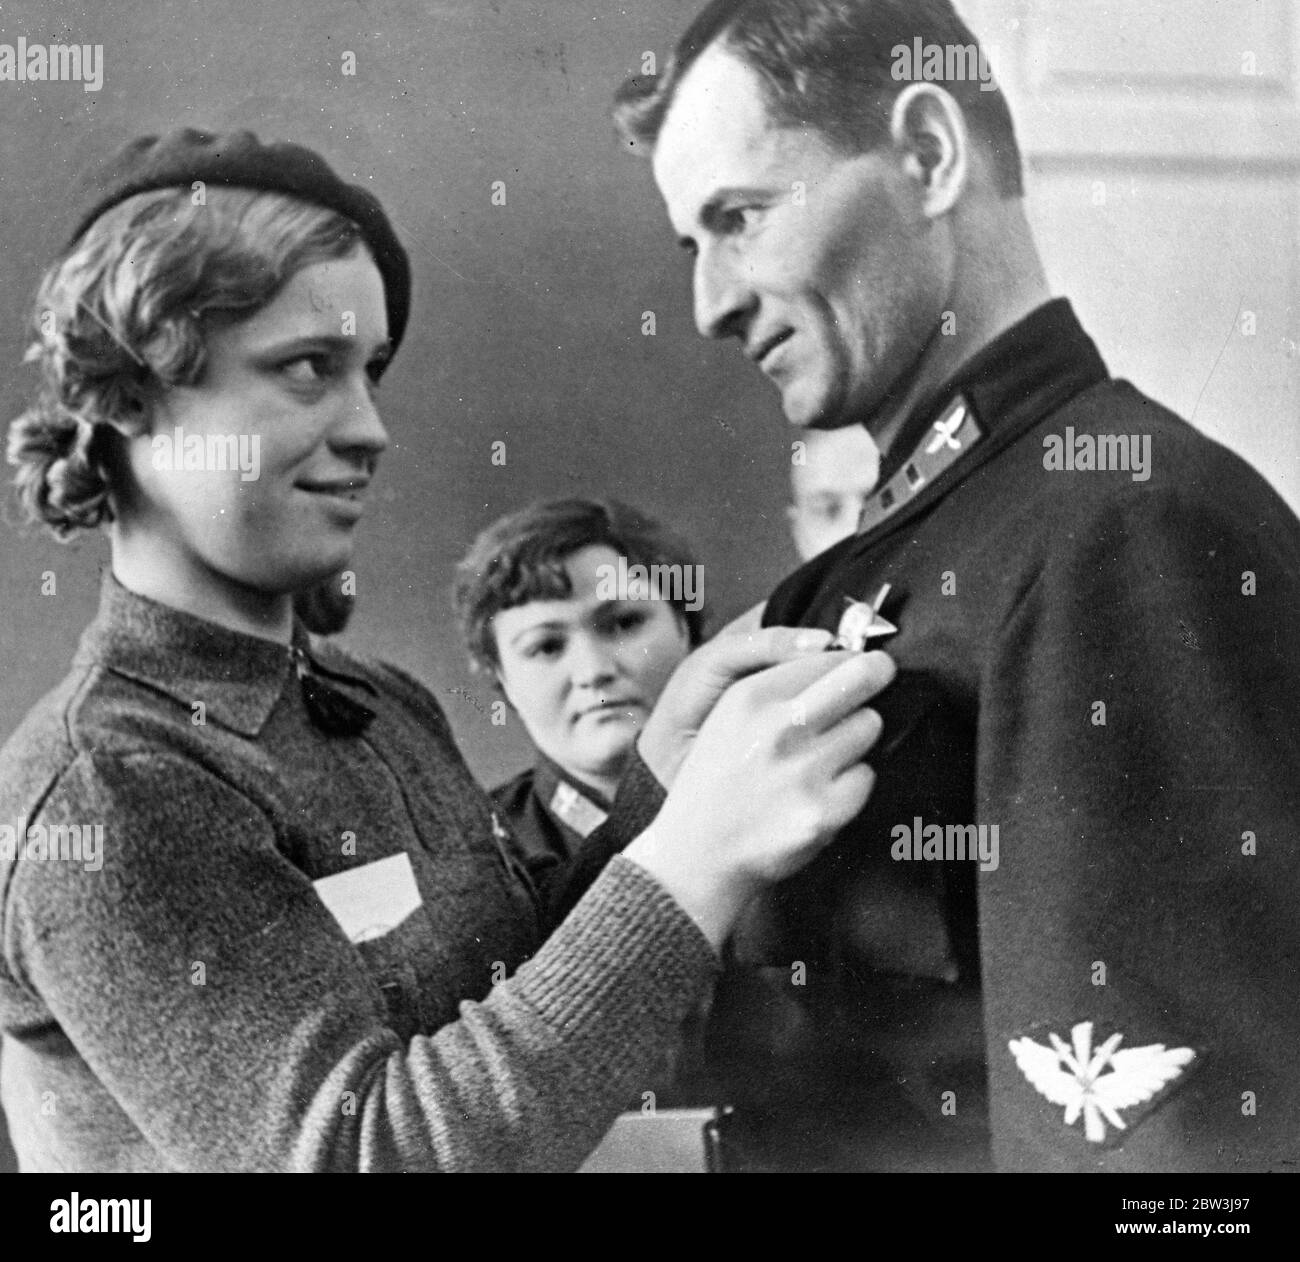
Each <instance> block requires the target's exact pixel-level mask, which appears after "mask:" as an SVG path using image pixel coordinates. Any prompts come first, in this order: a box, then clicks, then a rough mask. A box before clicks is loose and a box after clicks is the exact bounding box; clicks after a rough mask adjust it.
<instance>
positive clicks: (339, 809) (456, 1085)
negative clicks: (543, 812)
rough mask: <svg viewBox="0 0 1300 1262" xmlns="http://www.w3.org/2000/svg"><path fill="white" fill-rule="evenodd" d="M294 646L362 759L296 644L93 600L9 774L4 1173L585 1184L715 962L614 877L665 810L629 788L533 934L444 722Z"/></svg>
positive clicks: (2, 872) (385, 681)
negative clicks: (304, 679) (350, 704)
mask: <svg viewBox="0 0 1300 1262" xmlns="http://www.w3.org/2000/svg"><path fill="white" fill-rule="evenodd" d="M295 645H296V646H297V647H298V648H300V649H309V650H310V651H311V652H312V653H313V654H314V656H315V657H316V658H317V660H318V661H319V662H321V663H322V664H324V665H325V666H327V667H328V668H329V669H330V670H333V671H338V672H342V673H344V674H346V675H348V676H351V677H353V678H354V679H355V680H357V681H365V682H366V683H368V684H369V685H370V687H371V688H372V689H373V690H374V691H373V694H372V693H366V692H362V691H359V690H358V691H356V692H355V696H356V699H357V700H362V701H364V703H365V704H366V705H367V706H369V707H370V708H371V709H372V710H374V711H375V713H376V717H375V719H374V721H373V722H372V723H371V725H370V726H369V727H368V728H367V729H366V731H365V732H364V733H363V734H361V735H358V736H337V735H335V736H331V735H327V734H326V733H325V732H323V731H322V730H321V729H320V728H318V727H317V726H315V725H313V723H312V722H311V719H310V716H309V714H308V712H307V709H306V706H305V705H304V699H303V695H302V691H301V690H300V688H299V686H298V684H297V680H296V678H295V672H294V668H293V660H292V654H291V651H290V649H289V648H288V647H287V646H285V645H282V644H276V643H273V642H270V641H265V640H261V639H257V638H255V637H251V636H247V635H242V634H239V633H237V632H234V631H231V630H228V629H226V628H223V627H220V626H217V625H214V624H212V623H208V622H206V621H203V620H201V619H197V618H194V617H191V616H189V615H187V614H183V613H181V612H179V611H176V610H174V609H170V608H167V607H164V606H162V605H159V604H156V603H154V602H152V601H149V600H146V599H144V598H142V597H140V596H137V595H135V594H133V593H131V592H128V591H127V590H126V589H124V588H123V587H122V586H121V585H120V584H118V583H117V582H116V581H115V580H114V579H113V578H112V577H111V576H108V577H106V579H105V583H104V589H103V596H102V604H101V609H100V613H99V616H98V618H97V620H96V621H95V622H94V623H93V624H92V626H91V627H90V628H89V629H88V631H87V632H86V634H85V636H84V637H83V639H82V643H81V647H80V650H79V652H78V654H77V657H76V659H75V662H74V665H73V669H72V671H71V673H70V674H69V675H68V677H67V678H66V679H65V680H64V681H63V682H62V683H61V684H60V685H59V686H58V687H57V688H55V689H54V690H53V691H52V692H51V693H50V694H49V695H47V696H46V697H45V698H44V699H43V700H42V701H41V702H39V703H38V704H37V706H36V707H35V708H34V709H33V710H32V711H31V713H30V714H29V715H28V716H27V718H26V719H25V720H24V722H23V723H22V725H21V726H20V728H19V729H18V731H17V732H16V733H15V734H14V736H13V737H12V738H11V739H10V740H9V742H8V743H7V744H6V746H5V747H4V749H3V751H0V829H8V833H7V834H6V833H4V832H0V838H4V837H6V836H7V837H8V840H9V843H10V844H9V845H8V848H7V849H4V848H0V855H5V856H8V855H12V857H5V858H4V859H3V860H0V1029H2V1030H3V1035H4V1047H3V1057H2V1058H0V1088H2V1099H3V1104H4V1107H5V1111H6V1113H7V1115H8V1119H9V1125H10V1127H11V1130H12V1134H13V1142H14V1146H15V1149H16V1150H17V1152H18V1155H19V1160H20V1165H21V1167H22V1168H23V1169H25V1170H87V1171H104V1170H221V1171H230V1170H312V1171H314V1170H333V1171H343V1170H412V1171H414V1170H552V1169H572V1168H575V1167H576V1166H577V1164H578V1163H579V1162H580V1161H581V1160H582V1158H583V1157H584V1156H585V1155H586V1153H587V1152H588V1151H589V1150H590V1149H591V1148H592V1147H593V1146H594V1145H595V1144H596V1143H597V1142H598V1141H599V1139H600V1137H601V1135H602V1134H603V1132H604V1131H605V1129H606V1128H607V1127H608V1126H609V1124H610V1123H611V1121H612V1120H613V1119H614V1117H615V1116H616V1115H617V1113H618V1111H619V1109H620V1107H621V1106H622V1105H623V1104H624V1103H625V1102H626V1101H627V1100H628V1099H630V1098H632V1097H634V1096H635V1095H636V1093H637V1092H638V1091H639V1090H640V1089H641V1087H642V1084H643V1083H644V1082H646V1081H649V1080H651V1079H652V1078H653V1077H654V1075H655V1073H656V1072H657V1069H658V1066H659V1065H660V1064H661V1061H662V1058H663V1056H664V1054H665V1052H666V1051H667V1050H668V1049H669V1048H670V1047H671V1046H672V1044H673V1042H674V1040H675V1038H676V1036H677V1031H678V1029H679V1027H680V1024H681V1022H682V1020H683V1018H684V1017H685V1016H686V1014H687V1013H688V1012H689V1011H690V1010H691V1008H692V1006H693V1005H694V1004H695V1002H696V1001H697V999H698V997H699V995H700V994H701V992H702V991H703V989H704V988H705V987H706V986H707V984H708V982H709V980H710V979H711V977H712V976H713V973H714V971H715V967H716V964H715V957H714V954H713V952H712V950H711V949H710V947H709V945H708V943H707V941H706V940H705V939H704V937H703V936H702V934H701V933H700V932H699V930H698V928H697V927H696V926H695V924H694V922H693V921H692V920H691V919H690V918H689V916H687V915H686V914H685V912H684V911H683V910H682V909H681V908H680V907H679V906H678V904H677V903H676V902H675V901H674V900H673V899H672V898H671V897H670V896H669V894H668V893H667V892H666V891H665V890H664V889H663V888H662V887H661V886H660V885H659V884H658V883H657V882H656V881H655V880H654V879H653V878H652V877H650V876H649V874H647V873H646V872H644V871H643V870H642V869H641V868H639V867H638V866H637V865H636V864H634V863H633V862H631V861H630V860H627V859H625V858H622V857H621V856H618V855H617V851H618V850H619V849H621V848H622V845H624V844H626V842H627V841H629V840H631V838H632V837H633V836H635V835H636V833H637V832H638V831H640V830H641V829H642V828H644V826H645V825H646V824H647V823H648V820H649V818H652V817H653V812H654V809H655V808H656V807H657V804H658V801H659V800H660V796H661V794H660V791H659V789H658V786H657V785H656V784H655V783H654V781H653V777H651V776H650V775H649V773H648V772H646V771H645V769H644V767H639V768H638V769H637V771H636V773H635V774H634V775H633V776H632V777H631V779H630V780H629V782H628V783H627V785H626V786H625V788H624V790H623V791H622V792H620V794H619V799H618V802H617V804H616V808H615V811H614V813H613V815H612V816H611V819H610V820H609V822H608V823H607V824H606V825H605V827H604V828H603V829H601V830H600V834H599V835H598V836H596V837H593V839H592V840H593V841H595V842H597V843H598V844H597V847H596V849H597V850H598V851H599V852H600V853H601V855H602V857H603V856H604V855H607V854H612V855H614V856H615V857H614V858H613V859H612V861H611V862H609V863H608V865H607V866H606V867H605V868H604V870H603V871H602V872H601V873H600V874H599V875H598V876H597V877H596V879H595V882H594V884H593V885H592V886H591V888H590V889H589V890H587V892H586V893H585V894H584V895H583V896H582V897H581V900H580V901H578V905H577V906H576V907H575V908H574V910H573V911H572V913H571V914H570V915H569V916H568V917H567V918H566V919H565V920H564V922H563V923H562V924H560V925H559V926H558V927H557V928H555V930H554V932H552V933H551V934H550V936H549V938H547V937H546V932H547V930H548V929H549V928H550V926H549V925H548V924H547V923H546V911H545V907H544V900H543V899H542V898H541V897H540V896H539V895H538V894H537V893H536V891H535V890H534V889H533V887H532V884H531V882H530V881H529V878H528V875H527V873H526V871H525V870H524V868H523V865H522V864H521V863H520V862H519V861H518V859H517V857H516V856H515V854H514V853H513V851H512V849H511V847H510V845H509V838H508V836H507V835H506V834H505V832H504V830H503V829H502V828H501V826H500V824H499V822H498V821H497V819H496V817H495V816H494V815H493V813H492V810H491V806H490V803H489V801H488V800H487V798H486V797H485V796H484V795H483V793H482V792H481V791H480V790H479V789H478V787H477V786H476V784H475V783H474V781H473V779H472V778H471V776H470V774H469V771H468V769H467V768H466V767H465V765H464V763H463V761H462V759H461V757H460V755H459V753H458V752H457V750H456V748H455V745H454V743H453V740H452V737H451V734H450V731H449V728H448V726H447V723H446V720H445V718H444V716H443V714H442V712H441V711H440V709H439V707H438V705H437V702H436V701H435V700H434V699H433V697H432V696H431V695H430V694H429V693H428V692H427V691H426V690H425V689H424V688H422V687H421V686H420V685H419V684H418V683H416V682H415V681H414V680H413V679H411V678H409V677H408V676H406V675H404V674H402V673H401V672H399V671H397V670H395V669H394V668H392V667H388V666H380V665H372V664H367V663H363V662H361V661H358V660H357V659H355V658H352V657H349V656H347V655H345V654H343V653H341V652H339V651H338V650H335V649H332V648H327V647H323V646H313V645H311V644H310V642H309V640H308V638H307V636H306V633H305V632H304V631H303V630H302V628H301V627H299V628H297V629H296V630H295ZM342 690H344V691H348V690H349V689H348V686H347V685H344V688H343V689H342ZM61 825H62V826H75V828H77V829H80V830H82V842H83V844H82V845H81V847H80V849H78V847H77V846H76V844H75V843H76V840H77V838H78V834H77V833H76V832H75V831H73V830H72V829H71V828H67V829H64V830H63V831H62V832H61V833H60V832H56V831H55V830H56V828H57V826H61ZM101 826H102V831H101V832H97V831H96V829H97V828H99V827H101ZM95 837H98V838H99V843H98V844H91V843H92V839H93V838H95ZM15 843H16V844H15ZM47 843H48V848H49V849H50V850H51V851H53V852H54V853H56V854H61V855H62V856H63V857H58V858H50V857H43V856H46V854H47ZM95 851H98V853H97V854H95V853H93V852H95ZM385 861H386V862H385ZM377 874H383V875H382V876H380V875H377ZM340 876H342V878H343V879H342V882H341V883H342V884H343V885H344V886H346V887H347V890H345V891H344V892H345V893H346V894H347V897H346V898H344V900H343V901H344V902H347V901H348V900H349V899H350V900H351V903H352V904H354V906H353V909H352V913H351V921H350V922H349V919H348V916H347V915H345V914H343V913H342V912H340V910H339V909H338V907H337V906H336V904H337V903H338V902H339V892H338V890H337V888H336V887H337V886H338V885H339V884H340V881H339V879H338V878H340ZM327 878H335V879H334V880H333V881H332V882H331V881H329V880H327ZM321 881H325V884H324V885H319V886H318V885H317V884H315V883H316V882H321ZM331 889H333V893H332V894H327V891H329V890H331ZM367 897H369V898H370V899H371V902H372V903H373V902H374V900H375V898H378V900H379V905H378V911H375V910H374V909H373V908H372V909H371V911H370V912H369V913H367V911H366V907H367V903H366V900H367ZM395 899H396V900H398V901H396V902H395V901H394V900H395ZM403 899H405V901H401V900H403ZM385 900H387V901H386V902H385ZM327 903H328V905H327ZM385 906H387V908H388V909H389V911H391V916H388V919H389V920H392V921H395V922H396V923H387V922H386V920H385V915H386V913H385ZM367 915H368V916H369V919H370V920H372V921H373V920H375V919H376V917H377V918H378V921H379V922H380V923H378V924H369V923H361V922H364V921H365V920H366V918H367ZM358 916H360V918H361V919H360V921H358V919H357V918H358Z"/></svg>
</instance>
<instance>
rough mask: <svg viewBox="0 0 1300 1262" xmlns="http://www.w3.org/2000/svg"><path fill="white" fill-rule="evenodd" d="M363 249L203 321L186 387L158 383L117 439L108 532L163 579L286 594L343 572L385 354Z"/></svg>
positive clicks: (382, 320) (380, 300) (377, 295)
mask: <svg viewBox="0 0 1300 1262" xmlns="http://www.w3.org/2000/svg"><path fill="white" fill-rule="evenodd" d="M387 346H388V320H387V315H386V312H385V307H384V287H383V281H382V280H381V278H380V275H379V271H378V269H377V268H376V267H375V265H374V263H373V261H372V260H371V257H370V255H369V253H368V252H367V251H366V250H365V249H364V248H363V247H360V246H358V248H357V249H356V250H354V251H353V252H352V253H351V254H350V255H348V256H346V257H344V258H341V259H334V260H329V261H327V262H323V263H315V264H312V265H310V266H308V267H304V268H303V269H302V270H301V271H299V272H298V273H297V274H296V275H294V276H293V277H291V278H290V280H289V281H288V283H287V284H286V285H285V286H284V288H283V289H282V290H281V291H280V292H279V293H278V294H277V295H276V297H275V298H274V300H273V301H271V302H270V303H268V304H267V305H266V306H265V307H263V308H262V309H261V310H259V311H258V312H256V313H255V314H254V315H252V316H250V317H249V318H248V319H246V320H243V321H241V322H239V323H237V324H232V325H229V326H227V327H224V328H218V329H216V330H213V331H212V332H211V333H210V334H209V335H208V337H207V338H206V348H207V358H206V363H205V367H204V371H203V374H202V377H201V379H200V381H199V382H198V384H197V385H194V386H186V387H177V388H174V389H171V390H168V391H167V392H166V393H165V394H164V395H163V397H162V398H161V399H160V400H159V402H158V403H157V404H156V405H155V407H154V408H153V412H152V415H151V418H150V419H151V424H150V428H149V431H148V433H146V434H142V435H141V436H139V437H137V438H133V439H131V440H130V441H129V448H128V458H129V461H130V468H131V473H132V479H133V484H134V485H133V486H132V488H131V489H130V491H129V492H128V496H127V500H126V503H125V506H124V507H125V512H124V513H122V512H120V513H119V517H120V518H121V519H122V529H123V530H124V531H128V532H130V533H131V535H132V538H133V540H134V541H136V542H137V543H138V540H139V539H140V537H141V535H142V534H143V536H144V538H145V542H146V546H147V550H148V553H149V556H150V558H151V559H156V562H157V565H158V567H159V568H160V570H162V571H163V572H165V573H166V574H167V576H168V580H169V581H170V582H172V583H173V584H180V585H194V584H197V585H198V586H199V587H200V588H202V589H203V590H204V591H205V592H207V593H208V594H209V595H215V597H216V598H217V599H218V600H220V599H221V595H222V590H223V589H225V590H226V591H227V592H229V590H230V589H231V586H232V585H233V586H234V587H238V588H241V589H243V590H245V591H246V590H247V589H253V590H254V591H255V592H258V593H264V594H268V595H280V594H286V593H291V592H294V591H297V590H300V589H302V588H304V587H306V586H308V585H309V584H311V583H313V582H314V581H316V580H317V579H320V578H323V577H325V576H326V575H329V574H332V573H334V572H336V571H338V570H339V569H341V568H343V567H344V565H345V564H346V563H347V561H348V559H349V557H350V556H351V553H352V546H353V535H354V532H355V531H356V527H357V523H358V522H359V521H360V519H361V515H362V512H363V511H364V506H365V500H366V487H367V484H368V483H369V482H370V479H371V476H372V475H373V473H374V471H375V465H376V462H377V461H378V458H379V455H380V453H381V452H382V451H383V450H384V448H385V447H386V446H387V445H388V436H387V434H386V432H385V430H384V427H383V425H382V424H381V423H380V420H379V414H378V413H377V412H376V410H375V405H374V400H373V389H374V381H375V380H376V379H377V375H378V372H379V370H380V369H382V366H383V363H384V360H385V358H386V356H387V354H388V350H387Z"/></svg>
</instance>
